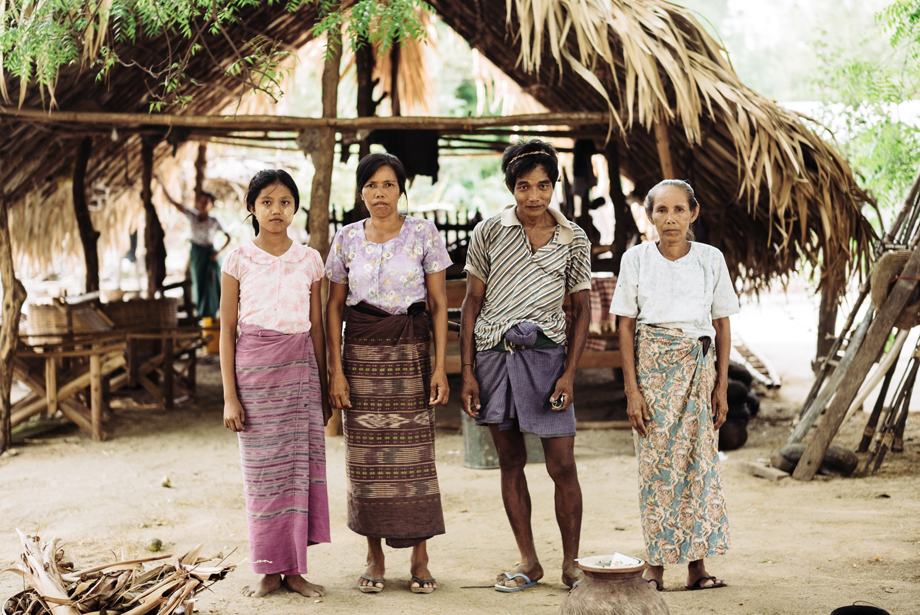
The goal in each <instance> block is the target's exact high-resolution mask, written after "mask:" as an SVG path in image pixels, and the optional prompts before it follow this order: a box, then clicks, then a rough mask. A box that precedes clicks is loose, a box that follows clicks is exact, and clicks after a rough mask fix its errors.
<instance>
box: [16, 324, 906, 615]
mask: <svg viewBox="0 0 920 615" xmlns="http://www.w3.org/2000/svg"><path fill="white" fill-rule="evenodd" d="M774 316H775V315H774ZM781 317H782V315H780V318H781ZM752 330H756V327H752ZM811 339H813V338H811ZM765 347H767V348H771V346H770V344H769V343H765ZM804 363H806V364H807V362H804ZM779 367H780V368H781V369H779V371H780V372H781V374H782V375H783V377H784V385H783V387H782V388H780V389H779V390H778V391H774V392H771V393H769V394H768V395H767V397H766V398H765V399H764V401H763V406H762V410H761V413H760V416H759V417H757V418H755V419H753V420H752V422H751V424H750V427H749V431H750V438H749V440H748V443H747V445H746V446H745V447H744V448H742V449H740V450H737V451H731V452H729V453H728V459H727V460H726V461H725V462H724V463H723V476H724V482H725V489H726V497H727V502H728V514H729V520H730V523H731V536H732V545H733V547H732V550H731V551H730V552H729V553H728V554H727V555H724V556H721V557H718V558H712V559H711V560H708V565H709V568H710V572H713V573H715V574H717V575H718V576H719V577H721V578H724V579H725V580H726V581H727V582H728V583H729V587H727V588H724V589H718V590H712V591H702V592H699V591H697V592H689V591H685V590H684V589H683V585H684V580H685V574H686V567H684V566H676V567H673V568H669V569H668V570H667V571H666V572H665V584H666V587H667V591H666V592H665V593H664V594H663V596H664V598H665V600H666V602H667V604H668V606H669V608H670V610H671V612H672V613H674V614H677V613H680V614H687V615H695V614H703V613H719V614H725V613H738V614H747V615H774V614H780V613H796V614H802V615H807V614H812V613H813V614H821V615H827V614H829V613H830V612H831V611H832V610H833V609H834V608H837V607H840V606H843V605H847V604H851V603H853V602H854V601H857V600H862V601H867V602H870V603H873V604H876V605H878V606H881V607H883V608H885V609H887V610H888V611H890V612H891V613H892V614H896V615H908V614H911V613H918V612H920V419H917V417H916V415H913V416H911V418H910V420H909V421H908V433H907V441H906V444H905V451H904V452H903V453H901V454H899V455H892V454H889V456H888V457H887V459H886V461H885V464H884V466H883V467H882V469H881V471H880V472H879V474H878V475H877V476H874V477H867V478H851V479H840V478H836V479H820V480H815V481H812V482H807V483H803V482H796V481H793V480H792V479H786V480H783V481H780V482H778V483H771V482H768V481H766V480H764V479H760V478H755V477H753V476H750V475H749V474H747V473H746V472H745V471H744V469H743V462H746V461H758V460H766V459H768V458H769V455H770V451H771V450H772V449H773V448H775V447H776V446H777V445H779V444H781V443H782V442H783V441H784V440H785V438H786V437H787V435H788V433H789V428H790V425H791V419H792V417H793V416H794V415H796V414H797V412H798V409H799V407H800V404H801V401H802V399H803V398H804V395H805V393H806V392H807V387H808V386H809V385H810V382H811V379H810V378H811V377H810V374H808V373H807V371H805V369H803V361H802V360H797V361H784V362H783V365H781V366H779ZM579 382H580V383H581V384H582V386H583V388H584V391H586V393H585V397H586V398H587V397H591V398H592V399H590V400H586V402H587V401H590V403H585V404H583V405H584V406H586V407H588V406H591V407H594V408H597V407H601V408H612V409H613V411H614V412H615V411H617V410H616V404H615V399H614V396H613V395H612V394H610V396H609V397H608V398H606V400H605V399H603V398H602V397H603V394H604V393H605V392H607V393H609V392H610V390H611V388H610V387H611V385H610V379H609V376H608V374H607V373H606V372H603V371H596V372H585V373H582V374H581V375H580V376H579ZM452 384H453V385H454V388H455V389H456V388H459V387H458V386H457V385H456V382H454V383H452ZM578 391H579V389H578V388H577V389H576V395H577V394H578ZM588 391H590V394H589V393H587V392H588ZM454 394H455V395H456V391H455V393H454ZM145 400H146V398H145V397H144V395H143V393H142V392H136V393H134V394H132V395H130V396H128V395H125V396H119V397H117V398H116V399H115V402H114V404H115V409H114V414H113V418H112V419H111V421H110V422H109V423H108V426H107V429H108V431H109V432H110V433H111V434H112V437H111V439H110V440H108V441H106V442H93V441H91V440H90V439H88V438H87V437H86V435H85V434H81V433H77V432H76V431H73V430H66V429H65V430H63V431H60V432H57V433H55V434H53V435H47V436H42V437H41V439H40V440H37V441H32V442H29V443H24V444H22V445H20V446H17V447H16V448H15V450H14V451H12V453H13V454H10V453H7V454H5V455H4V456H2V457H0V569H3V568H8V567H10V566H12V565H13V564H14V562H15V561H16V560H17V558H18V555H19V553H20V548H19V544H18V540H17V538H16V534H15V531H14V529H15V528H18V529H21V530H23V531H25V532H27V533H40V534H41V535H43V536H45V537H48V536H56V537H58V538H60V539H61V540H62V542H63V544H64V547H65V549H66V551H67V554H68V555H69V556H70V558H71V559H73V560H74V561H75V562H76V563H77V565H78V566H81V567H84V566H89V565H94V564H97V563H102V562H106V561H113V558H115V557H118V558H124V559H127V558H130V557H134V556H135V555H138V554H140V555H143V554H144V553H146V551H145V547H146V545H147V543H148V541H150V540H151V539H152V538H159V539H161V540H162V541H163V543H164V550H165V551H166V552H173V553H177V554H178V553H181V552H184V551H185V550H187V549H189V548H191V547H193V546H194V545H196V544H198V543H204V545H205V547H204V551H206V552H208V553H215V554H216V553H218V552H220V553H223V554H224V555H227V554H230V553H231V552H232V555H229V561H232V562H242V561H244V560H245V559H246V558H247V557H248V549H247V539H246V521H245V517H244V512H243V509H244V503H243V488H242V480H241V474H240V467H239V457H238V449H237V442H236V436H235V435H234V434H232V433H231V432H229V431H227V430H226V429H224V428H223V426H222V424H221V411H222V406H221V394H220V381H219V374H218V370H217V366H216V361H213V360H212V361H210V362H208V363H206V364H205V365H203V366H202V367H201V368H200V385H199V393H198V397H197V399H196V400H192V401H189V402H187V403H185V404H183V405H181V406H180V407H179V408H177V409H176V410H173V411H171V412H168V413H167V412H163V411H161V410H159V409H157V408H156V407H155V406H154V405H152V404H147V403H145ZM576 403H577V401H576ZM605 404H606V405H605ZM608 414H609V412H608ZM456 416H457V415H456V408H454V409H448V410H447V411H445V412H441V413H440V414H439V420H440V421H443V422H445V423H447V424H450V423H454V422H455V421H456V420H457V419H456ZM592 418H595V417H592ZM864 424H865V417H864V416H863V415H860V414H858V415H857V416H856V417H855V418H854V419H853V420H852V421H850V422H848V423H847V424H845V426H844V428H843V430H842V431H841V434H840V435H839V436H838V439H837V440H836V441H837V442H840V443H843V444H848V445H855V443H856V442H858V439H859V436H860V434H861V431H862V429H863V426H864ZM462 449H463V442H462V438H461V436H460V435H459V434H458V433H457V431H456V429H455V428H453V429H450V428H449V429H439V430H438V438H437V464H438V472H439V476H440V484H441V492H442V497H443V504H444V515H445V521H446V524H447V534H446V535H444V536H440V537H437V538H435V539H433V540H432V541H431V542H430V546H429V552H430V555H431V570H432V572H433V573H434V574H435V575H436V576H437V578H438V581H439V582H440V584H441V588H440V589H439V590H437V591H436V592H434V593H433V594H431V595H415V594H412V593H410V592H409V590H408V580H409V562H408V552H407V551H405V550H404V551H399V550H393V549H387V550H386V554H387V558H388V560H387V563H388V569H387V574H386V578H387V587H386V590H385V591H384V592H383V593H381V594H377V595H365V594H361V593H359V592H358V591H357V590H356V589H355V582H356V580H357V578H358V576H359V575H360V574H361V573H362V572H363V569H364V567H363V562H364V554H365V550H364V539H363V538H361V537H360V536H356V535H355V534H353V533H351V532H350V531H349V530H348V529H347V528H346V527H345V482H344V476H345V472H344V446H343V443H342V440H341V438H328V439H327V449H326V450H327V460H328V483H329V497H330V509H331V522H332V539H333V542H332V543H331V544H327V545H318V546H314V547H311V549H310V552H309V558H310V574H309V575H308V578H309V579H310V580H311V581H313V582H317V583H320V584H322V585H325V587H326V589H327V595H326V597H325V598H324V599H322V600H316V599H306V598H302V597H300V596H299V595H295V594H291V593H288V592H285V591H284V590H281V591H278V592H275V593H273V594H271V595H270V596H269V597H267V598H263V599H251V598H243V597H241V596H240V595H239V591H240V588H241V587H242V586H244V585H246V584H248V583H249V582H251V581H252V580H254V579H255V578H256V577H255V575H253V574H252V573H251V572H250V570H249V567H248V565H247V564H245V563H244V564H243V565H241V566H240V567H239V568H238V569H237V570H236V571H234V572H233V573H231V574H230V576H229V577H228V578H227V579H226V580H224V581H222V582H220V583H218V584H216V585H215V586H214V587H213V590H212V592H211V593H206V594H203V595H201V596H200V599H199V602H198V610H199V612H201V613H226V614H228V615H232V614H237V613H241V614H242V613H256V612H258V613H260V614H261V615H280V614H282V613H284V614H286V613H291V612H294V610H295V609H297V612H303V611H301V609H307V610H310V611H315V612H318V613H319V612H324V613H356V612H364V611H372V610H373V611H376V612H384V613H458V614H459V613H488V614H505V613H508V614H518V613H526V614H527V615H539V614H550V613H556V612H557V611H558V609H559V604H560V603H561V601H562V600H563V599H564V597H565V595H566V588H565V586H563V585H562V583H561V581H560V568H559V558H560V557H561V547H560V540H559V534H558V530H557V528H556V525H555V519H554V516H553V506H552V499H553V495H552V494H553V490H552V483H551V481H550V480H549V478H548V477H547V475H546V472H545V470H544V468H543V466H542V465H540V464H530V465H529V466H528V468H527V473H528V480H529V484H530V489H531V494H532V497H533V501H534V512H533V524H534V532H535V535H536V538H537V545H538V550H539V553H540V555H541V557H542V561H543V565H544V568H545V569H546V576H545V578H544V579H543V580H542V582H541V583H540V584H539V585H538V586H537V587H536V588H533V589H530V590H527V591H524V592H520V593H515V594H500V593H498V592H495V591H493V590H491V589H486V588H467V586H482V585H488V584H489V583H490V582H491V581H492V579H493V578H494V576H495V574H496V573H498V572H499V571H501V570H508V569H509V568H510V567H511V566H512V565H513V564H514V563H515V562H516V561H517V550H516V548H515V545H514V541H513V538H512V535H511V532H510V530H509V528H508V522H507V520H506V518H505V514H504V511H503V509H502V503H501V497H500V492H499V476H498V471H497V470H472V469H467V468H465V467H464V466H463V450H462ZM575 452H576V456H577V461H578V470H579V478H580V481H581V485H582V489H583V492H584V522H583V530H582V543H581V554H582V555H583V556H587V555H596V554H606V553H612V552H613V551H621V552H623V553H627V554H631V555H635V556H639V557H642V556H643V553H644V548H643V543H642V533H641V528H640V525H639V512H638V498H637V488H636V482H637V481H636V462H635V456H634V453H633V448H632V441H631V436H630V433H629V432H628V431H622V430H594V431H584V432H582V433H579V435H578V437H577V438H576V449H575ZM167 476H168V477H169V479H170V482H171V484H172V487H171V488H165V487H163V486H162V485H161V483H162V479H163V478H164V477H167ZM20 589H22V585H21V580H20V579H19V577H18V576H15V575H13V574H11V573H3V574H0V602H2V601H3V600H4V599H5V598H6V597H8V596H9V595H12V594H13V593H16V592H17V591H19V590H20Z"/></svg>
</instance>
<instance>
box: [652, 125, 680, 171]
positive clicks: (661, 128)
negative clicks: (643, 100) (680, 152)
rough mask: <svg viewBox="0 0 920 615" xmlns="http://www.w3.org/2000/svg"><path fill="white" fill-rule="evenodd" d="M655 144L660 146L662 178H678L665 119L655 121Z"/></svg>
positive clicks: (659, 157)
mask: <svg viewBox="0 0 920 615" xmlns="http://www.w3.org/2000/svg"><path fill="white" fill-rule="evenodd" d="M655 145H656V146H658V159H659V160H660V161H661V175H662V179H678V178H677V177H675V176H674V162H673V160H672V159H671V140H670V137H668V124H667V122H666V121H665V120H664V119H658V120H656V121H655Z"/></svg>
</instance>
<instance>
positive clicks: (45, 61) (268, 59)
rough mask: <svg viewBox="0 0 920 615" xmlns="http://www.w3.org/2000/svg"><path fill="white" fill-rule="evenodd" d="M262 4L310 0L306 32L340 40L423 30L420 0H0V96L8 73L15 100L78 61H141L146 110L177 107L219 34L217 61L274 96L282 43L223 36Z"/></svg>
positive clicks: (50, 88)
mask: <svg viewBox="0 0 920 615" xmlns="http://www.w3.org/2000/svg"><path fill="white" fill-rule="evenodd" d="M262 4H267V5H268V6H269V7H272V6H276V7H277V10H279V11H289V12H293V11H296V10H298V9H300V8H301V7H304V6H307V5H315V6H316V8H317V10H318V14H319V19H318V21H317V23H316V25H315V26H314V28H313V30H312V33H313V34H314V36H317V37H323V36H324V37H326V41H327V50H328V45H329V43H333V44H340V43H341V42H342V33H343V31H344V32H346V33H347V34H348V35H349V37H350V38H351V41H352V45H353V46H357V45H361V44H365V41H369V42H371V43H374V44H379V45H380V48H381V51H386V50H388V49H390V48H391V47H392V45H394V44H399V43H401V42H402V41H403V40H405V38H406V37H412V38H415V39H423V38H424V36H425V30H424V28H423V26H422V25H421V23H420V21H419V18H418V11H419V10H423V5H422V1H421V0H358V1H357V2H353V3H348V4H349V6H350V8H348V9H347V10H342V9H341V5H342V3H341V2H334V1H331V0H286V1H283V0H168V1H166V2H164V1H162V0H0V97H2V98H3V100H4V101H5V102H6V103H8V104H9V102H10V97H9V86H8V83H7V82H8V81H10V82H12V81H13V80H18V82H19V105H20V106H22V104H23V102H24V100H25V95H26V91H27V89H28V87H29V86H34V85H37V86H38V87H39V88H40V90H41V93H42V100H45V94H46V93H47V94H48V96H49V97H50V100H49V101H46V103H47V104H50V105H51V106H54V105H55V104H56V103H55V99H54V90H55V86H56V84H57V82H58V79H59V77H60V75H61V73H62V72H63V71H66V70H68V69H80V70H88V71H91V72H93V73H94V74H95V77H96V79H97V80H100V79H105V78H106V77H108V76H109V75H110V74H111V73H112V71H114V70H116V68H118V69H133V70H141V71H143V72H145V73H146V74H147V75H149V77H151V78H152V81H153V85H152V87H151V86H148V87H151V102H150V110H151V111H160V110H162V109H163V108H165V107H168V106H174V105H175V106H180V107H184V106H185V105H187V104H188V103H189V102H191V100H192V98H193V96H194V87H197V86H201V85H203V84H202V83H200V82H199V81H197V80H196V79H195V78H194V76H193V75H190V74H188V72H187V69H188V65H189V61H190V60H191V59H192V58H194V57H195V56H197V55H199V54H208V55H210V57H211V60H212V61H213V63H214V64H219V63H220V61H221V60H222V59H223V58H216V57H214V56H213V55H211V52H210V49H209V45H210V44H212V43H213V41H214V40H215V39H218V38H222V39H224V40H226V41H228V42H229V43H230V47H231V48H232V49H233V50H234V54H235V56H236V57H235V58H234V59H233V62H232V63H230V65H229V66H228V67H227V68H226V69H224V70H225V72H226V74H229V75H231V76H233V77H234V78H236V79H238V80H239V81H240V82H242V83H243V84H244V85H246V86H248V87H249V88H251V89H255V90H259V91H263V92H265V93H267V94H269V95H271V96H272V97H274V98H277V97H279V96H281V95H282V92H281V88H280V83H281V78H282V77H283V75H284V73H285V71H287V70H289V69H287V68H285V66H286V65H285V63H284V62H285V60H286V59H287V58H288V57H289V56H290V52H289V51H285V50H283V48H282V44H281V41H277V40H272V39H270V38H267V37H264V36H256V37H254V38H252V39H250V40H233V39H232V37H231V35H230V33H229V32H228V26H231V25H233V24H236V23H239V22H240V21H241V19H242V16H243V13H244V12H245V11H247V10H251V9H255V8H258V7H259V6H260V5H262ZM159 38H164V39H165V40H166V42H167V44H166V45H163V46H162V49H163V57H162V58H158V60H157V61H156V62H155V63H154V64H151V65H141V64H138V63H137V61H136V60H131V61H127V60H123V59H122V57H121V54H123V53H124V52H125V50H126V49H127V48H128V46H133V45H137V44H139V43H142V42H145V41H153V40H154V39H159Z"/></svg>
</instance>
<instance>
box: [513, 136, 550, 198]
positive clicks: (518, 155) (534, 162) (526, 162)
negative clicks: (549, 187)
mask: <svg viewBox="0 0 920 615" xmlns="http://www.w3.org/2000/svg"><path fill="white" fill-rule="evenodd" d="M538 166H541V167H543V168H544V169H545V170H546V174H547V175H549V180H550V181H551V182H552V183H554V184H555V183H556V180H557V179H559V156H558V155H557V154H556V148H555V147H553V145H552V144H551V143H547V142H546V141H541V140H540V139H531V140H530V141H521V142H520V143H515V144H514V145H511V146H509V147H508V148H507V149H505V153H504V154H502V172H503V173H504V174H505V185H507V186H508V187H509V188H510V187H513V186H514V184H516V183H517V179H518V178H519V177H520V176H522V175H527V174H528V173H530V172H531V171H533V170H534V169H535V168H536V167H538Z"/></svg>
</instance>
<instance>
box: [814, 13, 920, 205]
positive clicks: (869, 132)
mask: <svg viewBox="0 0 920 615" xmlns="http://www.w3.org/2000/svg"><path fill="white" fill-rule="evenodd" d="M876 19H878V20H879V22H880V23H881V24H882V25H883V26H884V28H885V31H886V33H887V34H888V35H889V37H890V45H891V47H890V50H889V53H888V56H887V57H885V58H884V59H883V60H882V61H879V62H872V61H867V60H865V59H864V58H863V56H862V54H861V53H860V48H859V47H857V48H856V49H855V50H853V49H845V48H842V47H836V48H834V47H831V46H830V45H827V44H825V45H823V46H821V47H820V48H819V50H818V53H819V55H820V57H821V59H822V61H823V62H824V63H825V65H826V66H827V68H828V70H827V71H826V72H825V74H824V75H823V76H822V77H821V78H819V79H816V81H815V82H816V84H817V85H818V86H819V87H820V88H821V89H822V92H823V98H824V101H825V103H828V104H827V106H826V107H825V109H824V112H823V114H822V117H821V119H822V120H824V121H825V123H827V124H829V125H831V126H832V127H834V128H835V129H836V130H837V132H838V135H839V137H840V139H841V146H842V147H843V150H844V152H845V153H846V155H847V157H848V158H849V160H850V163H851V164H852V165H853V167H854V171H855V172H856V173H857V174H858V175H859V176H861V178H862V180H863V183H864V186H865V187H866V188H867V189H869V190H870V191H871V192H873V193H874V195H875V196H876V197H877V198H878V200H879V203H880V204H881V205H882V206H883V207H884V208H885V209H886V210H889V211H891V210H892V209H893V208H895V207H897V205H898V204H899V203H900V201H902V200H903V198H904V195H905V194H906V193H907V191H908V190H909V188H910V186H911V184H912V183H913V180H914V178H915V177H916V176H917V173H918V171H920V126H918V124H917V123H916V121H910V120H909V119H905V118H902V117H901V112H902V110H903V107H901V106H900V105H902V104H903V103H906V102H908V101H916V100H918V99H920V0H897V1H896V2H894V3H893V4H891V5H889V6H888V7H886V8H885V9H883V10H882V11H880V12H879V13H878V14H877V15H876Z"/></svg>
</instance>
